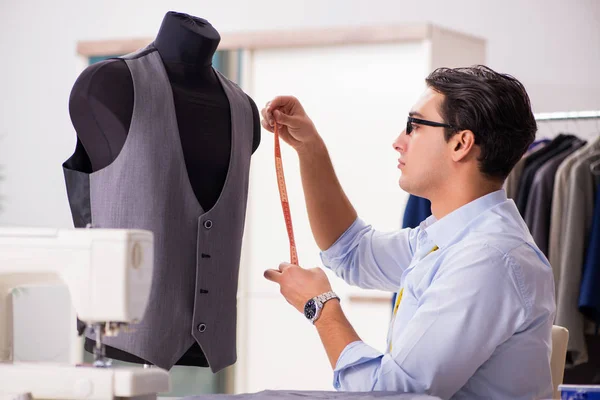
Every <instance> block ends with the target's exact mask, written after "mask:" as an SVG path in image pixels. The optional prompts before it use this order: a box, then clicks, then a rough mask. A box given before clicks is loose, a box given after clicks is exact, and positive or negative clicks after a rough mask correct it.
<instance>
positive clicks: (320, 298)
mask: <svg viewBox="0 0 600 400" xmlns="http://www.w3.org/2000/svg"><path fill="white" fill-rule="evenodd" d="M314 299H315V301H317V300H318V301H319V302H320V303H321V304H325V302H327V301H329V300H331V299H338V300H339V299H340V298H339V297H338V295H337V294H335V293H334V292H327V293H323V294H320V295H318V296H317V297H315V298H314Z"/></svg>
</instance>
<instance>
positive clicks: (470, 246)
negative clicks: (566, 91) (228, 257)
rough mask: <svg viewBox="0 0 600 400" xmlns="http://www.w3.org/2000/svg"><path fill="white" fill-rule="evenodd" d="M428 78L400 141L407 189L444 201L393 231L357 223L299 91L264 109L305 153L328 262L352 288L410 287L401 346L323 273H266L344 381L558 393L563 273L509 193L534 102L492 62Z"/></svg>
mask: <svg viewBox="0 0 600 400" xmlns="http://www.w3.org/2000/svg"><path fill="white" fill-rule="evenodd" d="M426 82H427V89H426V90H425V92H424V93H423V95H422V96H421V98H420V99H419V100H418V101H417V103H416V104H415V105H414V107H413V108H412V110H411V111H410V113H409V118H408V122H407V125H406V129H405V130H404V131H403V132H402V133H401V134H400V136H399V137H398V138H397V139H396V141H395V142H394V143H393V146H394V149H396V150H397V151H398V153H399V154H400V158H399V160H398V168H399V169H400V170H401V176H400V181H399V183H400V187H401V188H402V189H403V190H405V191H406V192H408V193H411V194H414V195H417V196H421V197H425V198H427V199H429V200H430V201H431V210H432V213H433V215H432V216H431V217H429V218H428V219H427V220H425V221H424V222H423V223H422V224H421V225H420V226H419V227H417V228H416V229H403V230H399V231H396V232H391V233H382V232H378V231H376V230H374V229H373V228H371V226H369V225H367V224H365V223H364V222H363V221H362V220H361V219H360V218H357V215H356V211H355V210H354V208H353V207H352V205H351V204H350V202H349V200H348V198H347V197H346V196H345V194H344V192H343V190H342V188H341V186H340V184H339V182H338V180H337V178H336V175H335V172H334V170H333V167H332V164H331V161H330V158H329V156H328V153H327V149H326V147H325V144H324V142H323V140H322V139H321V137H320V136H319V134H318V133H317V130H316V129H315V127H314V125H313V123H312V122H311V120H310V119H309V117H308V116H307V115H306V113H305V112H304V109H303V108H302V106H301V104H300V102H299V101H298V100H297V99H295V98H293V97H277V98H275V99H273V100H272V101H271V102H269V103H268V104H267V106H266V107H265V108H264V109H263V110H262V116H263V122H262V123H263V127H264V128H265V129H267V130H269V131H273V124H274V123H277V124H278V126H279V132H280V135H281V138H282V139H283V140H285V141H286V142H287V143H288V144H289V145H291V146H292V147H293V148H294V149H295V150H296V151H297V153H298V156H299V159H300V170H301V175H302V185H303V188H304V194H305V198H306V206H307V209H308V216H309V220H310V225H311V229H312V232H313V235H314V238H315V240H316V242H317V244H318V245H319V247H320V248H321V249H322V250H323V252H322V253H321V258H322V260H323V263H324V264H325V266H327V267H328V268H331V269H332V270H333V271H334V272H335V273H336V274H337V275H338V276H340V277H342V278H343V279H344V280H345V281H346V282H348V283H349V284H352V285H356V286H360V287H363V288H371V289H380V290H389V291H398V290H400V294H399V296H398V299H399V301H397V303H396V307H395V310H394V317H393V320H392V326H391V328H390V332H389V336H388V337H389V340H388V341H389V346H388V349H387V351H386V352H385V353H384V354H382V353H380V352H379V351H377V350H375V349H373V348H372V347H369V346H368V345H367V344H365V343H363V342H362V341H361V340H360V338H359V337H358V336H357V334H356V333H355V331H354V330H353V328H352V326H351V325H350V323H349V322H348V321H347V320H346V318H345V316H344V313H343V311H342V308H341V306H340V304H339V302H338V300H337V299H335V297H333V296H334V295H333V294H331V293H329V292H331V286H330V284H329V281H328V279H327V277H326V275H325V273H324V272H323V271H322V270H321V269H319V268H315V269H303V268H301V267H299V266H296V265H291V264H287V263H283V264H281V265H280V266H279V269H278V270H267V271H266V272H265V277H266V278H267V279H269V280H272V281H275V282H277V283H278V284H279V285H280V286H281V293H282V294H283V296H285V298H286V299H287V301H288V302H289V303H291V304H292V305H293V306H294V307H295V308H296V309H298V310H299V311H300V312H304V313H305V315H306V316H307V317H308V318H309V319H311V320H313V322H314V324H315V326H316V328H317V330H318V332H319V335H320V337H321V340H322V342H323V345H324V346H325V350H326V352H327V355H328V357H329V360H330V361H331V365H332V367H333V368H334V386H335V388H336V389H340V390H345V391H371V390H385V391H398V392H411V393H428V394H431V395H434V396H438V397H441V398H443V399H449V398H453V399H473V398H490V399H511V400H514V399H534V398H535V399H539V398H545V397H551V396H552V382H551V373H550V351H551V329H552V321H553V319H554V312H555V305H554V282H553V277H552V270H551V268H550V265H549V263H548V261H547V260H546V258H545V257H544V255H543V254H542V253H541V252H540V251H539V249H538V248H537V246H536V245H535V243H534V241H533V239H532V237H531V235H530V234H529V231H528V229H527V226H526V225H525V223H524V222H523V220H522V219H521V217H520V215H519V213H518V211H517V208H516V206H515V204H514V202H513V201H512V200H508V199H507V198H506V194H505V192H504V190H502V184H503V181H504V179H505V178H506V176H507V175H508V173H509V172H510V170H511V169H512V167H513V166H514V165H515V163H516V162H517V160H519V158H521V156H522V155H523V154H524V152H525V150H526V149H527V147H528V146H529V145H530V144H531V143H532V142H533V140H534V137H535V132H536V129H537V128H536V123H535V119H534V117H533V114H532V112H531V105H530V102H529V97H528V95H527V93H526V91H525V89H524V87H523V85H522V84H521V83H520V82H519V81H517V80H516V79H515V78H513V77H511V76H508V75H504V74H499V73H497V72H494V71H493V70H491V69H489V68H487V67H484V66H476V67H471V68H458V69H447V68H443V69H438V70H436V71H434V72H433V73H432V74H431V75H429V77H428V78H427V79H426ZM326 293H329V294H328V295H325V296H320V295H323V294H326ZM319 296H320V297H319ZM332 297H333V298H332ZM330 298H332V299H330ZM328 300H329V301H328ZM382 329H383V327H382Z"/></svg>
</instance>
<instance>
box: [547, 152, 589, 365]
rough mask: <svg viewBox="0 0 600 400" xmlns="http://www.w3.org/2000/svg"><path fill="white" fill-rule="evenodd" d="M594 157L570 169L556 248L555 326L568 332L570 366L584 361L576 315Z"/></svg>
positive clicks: (580, 324)
mask: <svg viewBox="0 0 600 400" xmlns="http://www.w3.org/2000/svg"><path fill="white" fill-rule="evenodd" d="M598 158H599V156H598V153H594V154H592V155H587V156H586V157H583V158H581V159H580V160H577V161H576V162H575V163H574V164H573V167H572V168H571V172H570V173H569V178H568V190H569V191H568V197H567V202H566V204H565V215H564V218H565V219H564V221H563V225H564V232H563V234H564V238H563V240H562V245H561V247H560V248H559V256H560V262H559V264H558V274H559V279H558V282H556V286H557V288H558V296H557V298H556V325H560V326H564V327H565V328H567V329H568V330H569V344H568V346H567V350H568V351H569V353H570V356H571V359H572V361H573V364H574V365H577V364H581V363H584V362H586V361H587V360H588V354H587V349H586V345H585V336H584V330H585V321H584V318H583V315H581V313H580V312H579V308H578V301H579V287H580V285H581V270H582V267H583V260H584V254H585V246H586V245H587V243H588V241H589V236H590V231H591V225H592V224H591V222H592V217H593V213H594V190H595V179H594V175H592V173H591V171H590V164H591V163H592V161H594V160H597V159H598ZM554 268H555V267H554V266H553V269H554Z"/></svg>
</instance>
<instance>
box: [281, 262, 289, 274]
mask: <svg viewBox="0 0 600 400" xmlns="http://www.w3.org/2000/svg"><path fill="white" fill-rule="evenodd" d="M291 266H292V264H289V263H281V264H279V271H281V272H284V271H285V270H286V269H289V268H290V267H291Z"/></svg>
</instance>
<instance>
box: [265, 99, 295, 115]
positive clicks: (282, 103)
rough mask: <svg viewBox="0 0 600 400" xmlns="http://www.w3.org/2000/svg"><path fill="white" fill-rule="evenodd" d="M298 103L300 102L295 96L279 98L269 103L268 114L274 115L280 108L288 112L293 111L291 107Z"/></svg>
mask: <svg viewBox="0 0 600 400" xmlns="http://www.w3.org/2000/svg"><path fill="white" fill-rule="evenodd" d="M297 102H298V100H297V99H296V98H295V97H294V96H277V97H275V98H274V99H273V100H271V101H270V102H269V103H267V106H266V109H267V112H268V113H272V112H273V111H275V110H276V109H278V108H284V109H285V110H288V109H291V107H290V106H292V105H294V104H295V103H297Z"/></svg>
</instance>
